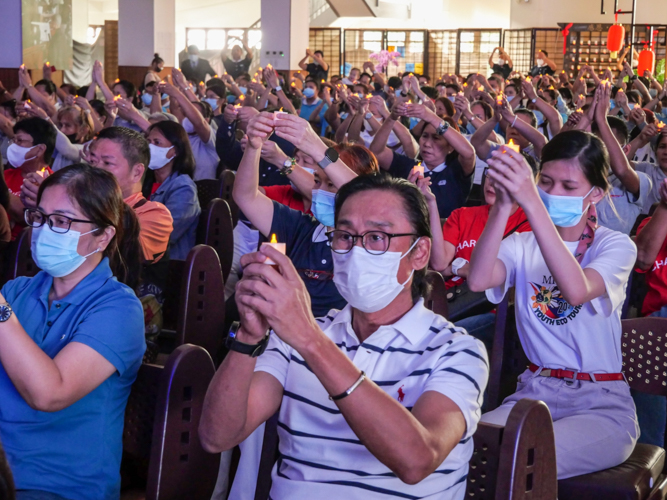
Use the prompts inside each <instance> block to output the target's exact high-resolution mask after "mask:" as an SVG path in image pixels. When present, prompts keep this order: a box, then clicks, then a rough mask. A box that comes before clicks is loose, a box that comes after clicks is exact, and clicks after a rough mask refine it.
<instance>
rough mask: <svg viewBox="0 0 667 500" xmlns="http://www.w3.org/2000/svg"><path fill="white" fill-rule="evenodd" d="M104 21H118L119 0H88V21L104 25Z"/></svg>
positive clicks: (96, 24) (91, 23) (95, 24)
mask: <svg viewBox="0 0 667 500" xmlns="http://www.w3.org/2000/svg"><path fill="white" fill-rule="evenodd" d="M104 21H118V0H88V23H89V24H90V25H92V26H104Z"/></svg>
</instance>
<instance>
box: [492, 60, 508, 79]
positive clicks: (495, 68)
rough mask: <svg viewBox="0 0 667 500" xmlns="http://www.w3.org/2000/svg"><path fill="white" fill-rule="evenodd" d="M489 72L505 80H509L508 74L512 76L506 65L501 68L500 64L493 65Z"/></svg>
mask: <svg viewBox="0 0 667 500" xmlns="http://www.w3.org/2000/svg"><path fill="white" fill-rule="evenodd" d="M491 71H493V72H494V73H498V74H501V75H503V78H505V79H507V78H509V76H510V74H512V68H510V65H509V64H507V63H505V64H503V65H502V66H501V65H500V64H494V65H493V68H491Z"/></svg>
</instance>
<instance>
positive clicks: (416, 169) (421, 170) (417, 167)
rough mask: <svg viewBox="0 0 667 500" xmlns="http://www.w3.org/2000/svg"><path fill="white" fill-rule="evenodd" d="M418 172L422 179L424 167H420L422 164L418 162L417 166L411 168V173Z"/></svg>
mask: <svg viewBox="0 0 667 500" xmlns="http://www.w3.org/2000/svg"><path fill="white" fill-rule="evenodd" d="M415 172H419V175H420V176H422V177H424V166H423V165H422V162H419V163H418V164H417V165H415V166H414V167H412V173H415Z"/></svg>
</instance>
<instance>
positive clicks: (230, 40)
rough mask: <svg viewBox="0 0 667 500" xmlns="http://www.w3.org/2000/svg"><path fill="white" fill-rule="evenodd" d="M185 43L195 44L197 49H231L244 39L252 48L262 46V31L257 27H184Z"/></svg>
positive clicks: (256, 48) (255, 48)
mask: <svg viewBox="0 0 667 500" xmlns="http://www.w3.org/2000/svg"><path fill="white" fill-rule="evenodd" d="M185 39H186V43H187V45H188V46H189V45H196V46H197V47H198V48H199V50H222V49H224V48H225V47H226V48H227V49H231V48H232V47H234V45H241V41H242V40H245V42H246V43H247V44H248V47H250V48H251V49H252V50H258V49H261V48H262V31H261V30H259V29H248V28H238V29H227V30H225V29H221V28H186V29H185Z"/></svg>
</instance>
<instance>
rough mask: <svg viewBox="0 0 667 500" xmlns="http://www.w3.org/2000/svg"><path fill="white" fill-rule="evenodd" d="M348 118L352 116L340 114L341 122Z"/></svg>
mask: <svg viewBox="0 0 667 500" xmlns="http://www.w3.org/2000/svg"><path fill="white" fill-rule="evenodd" d="M348 116H350V114H349V113H341V114H340V119H341V120H345V118H347V117H348Z"/></svg>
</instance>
